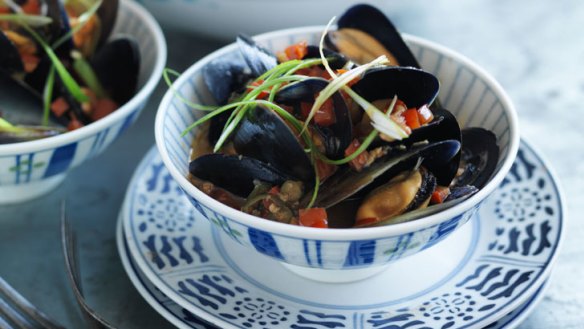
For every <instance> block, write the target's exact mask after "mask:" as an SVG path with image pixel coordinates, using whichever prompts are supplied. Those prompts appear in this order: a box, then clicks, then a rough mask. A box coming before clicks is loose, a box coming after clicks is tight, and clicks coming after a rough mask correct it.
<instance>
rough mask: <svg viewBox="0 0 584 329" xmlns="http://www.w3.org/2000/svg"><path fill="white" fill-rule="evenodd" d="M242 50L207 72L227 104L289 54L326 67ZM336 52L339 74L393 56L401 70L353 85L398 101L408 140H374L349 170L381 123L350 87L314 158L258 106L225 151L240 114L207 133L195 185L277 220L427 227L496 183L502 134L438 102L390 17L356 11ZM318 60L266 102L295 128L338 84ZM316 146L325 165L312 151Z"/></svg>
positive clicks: (313, 51)
mask: <svg viewBox="0 0 584 329" xmlns="http://www.w3.org/2000/svg"><path fill="white" fill-rule="evenodd" d="M237 44H238V46H239V50H240V55H241V56H239V55H235V56H228V57H224V58H219V59H217V60H215V61H213V62H211V63H209V64H208V65H207V66H206V67H205V68H204V71H203V77H204V80H205V83H206V86H207V88H208V89H209V91H210V92H211V94H212V95H213V96H214V98H215V99H216V101H217V103H218V104H219V105H224V104H229V102H234V101H241V100H242V99H243V97H244V96H245V95H248V94H249V92H250V91H251V90H253V89H254V87H255V86H257V85H258V83H260V84H261V83H262V81H260V80H261V78H265V77H267V76H269V74H270V72H275V71H277V67H278V65H282V63H286V61H287V60H289V59H291V58H290V57H292V58H297V59H301V60H304V61H305V60H307V59H310V58H315V59H318V58H321V55H320V49H319V47H317V46H311V45H306V46H305V47H304V46H303V45H301V44H299V45H292V46H291V47H289V48H288V49H286V51H285V52H283V53H280V54H272V53H270V52H268V51H267V50H266V49H263V48H262V47H260V46H258V45H257V44H256V43H255V42H254V41H253V40H252V39H250V38H248V37H246V36H243V35H240V36H239V37H238V38H237ZM325 45H326V47H325V49H323V52H324V56H325V57H326V58H327V59H328V63H329V66H330V67H331V69H333V70H337V72H346V71H347V70H351V69H354V68H356V67H359V66H360V65H363V64H366V63H369V62H371V61H372V60H374V59H375V58H377V57H378V56H380V55H386V56H387V58H389V61H390V63H391V64H393V65H392V66H390V65H384V66H376V67H373V68H370V69H367V70H366V71H365V72H364V74H362V75H360V76H359V77H358V78H356V79H354V80H353V81H352V82H351V84H350V88H351V89H352V90H353V91H354V92H356V93H357V94H358V95H360V96H361V97H363V98H365V99H366V100H367V101H368V102H371V103H373V104H375V105H377V106H378V107H379V108H381V109H383V108H384V107H385V108H387V104H388V103H393V107H392V108H390V111H391V113H388V115H390V117H391V118H392V120H395V122H397V123H398V124H399V125H401V126H402V127H403V129H404V131H407V134H408V137H407V138H401V139H395V138H388V137H387V136H384V135H383V134H381V133H380V134H374V135H373V136H374V139H372V140H370V141H368V145H367V148H366V149H365V150H362V152H361V153H360V154H359V155H358V156H357V157H354V158H353V159H352V160H351V161H343V159H348V158H347V157H348V156H349V155H351V154H352V153H354V152H356V150H357V149H358V146H360V145H363V144H364V143H365V142H366V141H365V139H366V136H370V135H371V132H372V131H373V127H372V126H371V121H370V118H369V117H368V116H367V115H365V114H364V113H365V111H364V110H363V109H362V108H361V107H360V106H359V105H357V103H356V102H355V101H353V99H352V98H351V97H348V95H347V93H346V92H343V91H341V90H339V91H337V92H335V93H334V94H333V95H332V96H331V98H330V101H328V106H329V108H332V114H330V116H332V117H329V118H328V119H325V120H322V119H321V120H316V119H315V118H314V117H313V119H312V120H309V121H310V122H308V123H306V125H307V127H308V128H307V129H306V131H307V132H308V135H309V136H310V137H309V138H310V141H311V144H312V145H313V146H314V145H316V146H314V147H313V149H311V150H310V151H311V152H309V150H308V149H310V147H308V146H307V141H306V139H305V138H302V137H301V135H302V134H301V132H302V131H301V130H302V129H299V128H298V127H297V126H294V124H292V121H294V120H292V121H291V120H290V119H289V118H287V116H282V115H280V114H278V112H277V111H274V110H273V107H271V106H265V104H266V103H261V102H258V103H257V104H254V105H253V106H249V107H250V108H249V109H248V110H247V111H246V112H245V115H243V116H242V118H241V121H239V122H238V123H237V127H236V128H235V129H234V130H233V131H232V133H231V135H229V137H228V139H227V142H226V143H225V144H224V146H223V147H222V148H221V150H220V152H213V150H212V149H211V148H210V147H209V146H210V145H211V146H212V145H214V144H215V143H217V140H218V139H219V138H220V136H221V135H222V134H223V133H225V131H226V129H228V127H229V126H230V125H231V126H232V123H233V117H237V113H235V112H233V110H232V111H225V112H222V113H221V114H217V115H214V116H213V118H212V119H211V120H209V122H207V123H208V125H207V126H206V129H199V133H198V135H197V138H196V139H195V141H194V142H193V155H192V160H191V163H190V166H189V170H190V174H191V175H190V180H191V182H192V183H193V184H194V185H195V186H197V187H198V188H199V189H201V190H202V191H203V192H205V193H207V194H209V195H210V196H212V197H213V198H215V199H217V200H219V201H221V202H223V203H225V204H227V205H229V206H231V207H234V208H236V209H239V210H242V211H245V212H247V213H251V214H254V215H257V216H260V217H264V218H267V219H270V220H276V221H280V222H285V223H291V224H299V225H305V226H313V227H335V228H340V227H365V226H374V225H387V224H394V223H400V222H404V221H407V220H412V219H414V218H419V217H422V216H425V215H428V214H431V213H434V212H437V211H441V210H442V209H444V208H446V207H449V206H452V205H454V204H456V203H458V202H461V201H462V200H464V199H466V198H468V197H469V196H470V195H472V194H474V193H476V192H477V191H478V189H480V188H481V187H483V186H484V185H485V184H486V183H487V181H488V179H489V178H490V176H491V175H492V173H493V172H494V170H495V167H496V164H497V161H498V156H499V148H498V146H497V143H496V137H495V135H494V134H493V133H492V132H490V131H487V130H485V129H482V128H467V129H463V130H462V131H461V128H460V127H459V124H458V122H457V120H456V118H455V117H454V116H453V115H452V114H451V113H450V112H448V111H447V110H446V109H444V108H442V107H441V106H440V104H439V101H438V100H437V99H435V98H436V97H437V95H438V89H439V82H438V79H437V78H436V77H435V76H434V75H432V74H430V73H428V72H425V71H423V70H421V69H420V67H419V64H418V62H417V61H416V59H415V58H414V56H413V54H412V53H411V51H410V49H408V47H407V46H406V44H405V42H404V41H403V40H402V38H401V36H400V34H399V32H398V31H397V30H396V29H395V27H394V26H393V25H392V23H391V22H390V21H389V20H388V18H387V17H385V15H384V14H383V13H381V12H380V11H379V10H377V9H376V8H374V7H371V6H368V5H358V6H355V7H352V8H350V9H349V10H348V11H347V12H346V13H344V14H343V16H342V17H341V18H340V19H339V21H338V28H337V30H335V31H329V32H328V34H327V36H326V39H325ZM319 63H320V64H315V65H314V66H312V67H309V68H305V69H303V70H299V71H296V72H294V74H295V75H299V74H305V75H306V76H305V77H304V78H303V79H299V81H294V82H291V83H283V84H282V85H281V86H280V87H281V88H279V89H278V90H277V92H276V93H275V94H274V95H271V96H270V95H269V93H268V95H264V96H265V97H264V98H265V99H269V100H271V101H272V102H273V103H274V104H277V105H278V106H279V107H281V108H283V109H286V111H287V112H288V113H290V114H291V115H293V116H294V118H295V119H296V120H299V121H302V120H306V119H307V113H306V109H307V108H310V106H311V105H312V104H313V103H314V102H315V98H316V97H318V95H319V93H320V92H321V91H323V90H324V89H325V88H326V87H327V86H328V85H329V84H330V83H333V82H332V81H333V79H331V78H330V74H328V75H327V73H326V72H327V71H326V70H325V67H324V66H323V65H322V64H323V63H322V62H319ZM275 68H276V69H275ZM266 72H267V73H266ZM258 77H260V80H258ZM394 96H397V98H398V99H399V100H398V101H397V102H396V101H395V98H394ZM258 97H259V96H258ZM307 104H308V105H307ZM323 107H324V105H323ZM412 109H413V110H414V113H416V112H417V113H419V114H423V113H426V114H427V111H431V113H430V114H429V117H430V119H429V120H428V121H429V122H425V123H423V124H421V125H419V127H418V126H417V125H416V126H415V127H408V126H407V124H405V120H404V113H405V112H406V111H408V110H412ZM320 110H321V109H319V111H320ZM410 113H412V112H411V111H410ZM315 117H316V116H315ZM325 117H326V114H325ZM426 118H428V116H426ZM303 122H304V121H303ZM304 123H305V122H304ZM314 148H316V149H317V151H316V152H317V153H318V154H319V156H315V155H314V154H313V153H312V152H314V151H315V150H314ZM360 151H361V150H359V152H360ZM323 159H328V160H327V161H323ZM428 205H430V206H428ZM313 210H318V211H316V212H313ZM307 214H308V215H307Z"/></svg>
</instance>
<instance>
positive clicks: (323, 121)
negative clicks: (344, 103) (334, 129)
mask: <svg viewBox="0 0 584 329" xmlns="http://www.w3.org/2000/svg"><path fill="white" fill-rule="evenodd" d="M313 105H314V103H308V102H301V103H300V116H301V118H302V119H303V120H305V119H306V118H307V117H308V115H309V114H310V110H312V106H313ZM312 119H313V120H314V123H316V124H317V125H319V126H321V127H327V126H330V125H332V124H334V123H335V122H336V117H335V109H334V103H333V100H332V99H327V100H326V101H325V102H324V103H323V104H322V106H321V107H320V108H319V109H317V110H316V112H315V113H314V116H313V117H312Z"/></svg>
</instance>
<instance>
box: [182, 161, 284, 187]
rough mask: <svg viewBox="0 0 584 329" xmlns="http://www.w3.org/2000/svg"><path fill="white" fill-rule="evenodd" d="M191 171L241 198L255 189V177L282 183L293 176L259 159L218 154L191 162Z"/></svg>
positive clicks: (272, 183)
mask: <svg viewBox="0 0 584 329" xmlns="http://www.w3.org/2000/svg"><path fill="white" fill-rule="evenodd" d="M189 172H190V173H191V175H193V176H195V177H196V178H198V179H201V180H203V181H208V182H211V183H213V184H214V185H216V186H217V187H220V188H222V189H224V190H227V191H229V192H231V193H233V194H235V195H237V196H240V197H247V196H248V195H249V194H250V193H251V192H252V191H253V189H254V186H255V185H254V180H259V181H261V182H265V183H268V184H271V185H281V184H282V183H284V182H285V181H286V180H289V179H291V177H290V176H288V175H286V174H284V173H282V172H280V171H279V170H277V169H276V168H274V167H273V166H271V165H270V164H267V163H265V162H262V161H260V160H257V159H254V158H250V157H246V156H242V155H225V154H217V153H213V154H207V155H203V156H200V157H198V158H196V159H195V160H193V161H191V163H190V164H189Z"/></svg>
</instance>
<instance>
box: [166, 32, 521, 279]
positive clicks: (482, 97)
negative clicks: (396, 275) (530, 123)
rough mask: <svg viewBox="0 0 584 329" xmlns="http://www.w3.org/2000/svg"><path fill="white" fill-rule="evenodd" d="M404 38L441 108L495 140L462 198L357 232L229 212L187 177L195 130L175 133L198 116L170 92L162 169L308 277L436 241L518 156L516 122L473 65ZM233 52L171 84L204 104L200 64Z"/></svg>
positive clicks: (194, 199) (373, 266)
mask: <svg viewBox="0 0 584 329" xmlns="http://www.w3.org/2000/svg"><path fill="white" fill-rule="evenodd" d="M322 30H323V28H322V27H305V28H296V29H288V30H282V31H276V32H271V33H267V34H262V35H260V36H258V37H256V38H255V39H256V41H258V43H260V44H261V45H263V46H265V47H266V48H268V49H270V50H273V51H279V50H281V49H284V48H285V47H286V46H287V45H290V44H292V43H295V42H299V41H302V40H306V41H308V43H309V44H318V40H319V38H320V35H321V33H322ZM406 40H407V42H408V43H409V45H410V46H411V48H412V50H413V53H414V54H415V55H416V56H417V57H418V59H419V61H420V63H421V66H422V67H423V68H424V69H426V70H428V71H430V72H433V73H434V74H436V75H437V76H438V78H439V79H440V82H441V91H440V95H439V97H440V99H441V102H442V105H443V106H445V108H447V109H449V110H450V111H451V112H453V113H454V114H455V115H456V116H457V118H458V120H459V121H460V123H461V125H462V126H463V127H468V126H480V127H484V128H487V129H489V130H491V131H493V132H494V133H495V134H496V135H497V137H498V142H499V146H500V150H501V151H500V152H501V153H500V160H499V163H498V166H497V170H496V172H495V174H494V175H493V177H492V178H491V180H490V181H489V183H488V184H487V185H486V186H485V187H484V188H483V189H482V190H480V191H479V192H478V193H477V194H475V195H474V196H472V197H471V198H469V199H468V200H466V201H464V202H462V203H460V204H458V205H456V206H454V207H452V208H449V209H447V210H445V211H443V212H440V213H438V214H434V215H431V216H428V217H426V218H422V219H419V220H415V221H411V222H406V223H401V224H397V225H392V226H384V227H374V228H360V229H326V230H323V229H316V228H307V227H300V226H293V225H287V224H282V223H277V222H273V221H268V220H264V219H260V218H258V217H254V216H252V215H248V214H245V213H243V212H240V211H237V210H234V209H232V208H229V207H227V206H225V205H223V204H221V203H220V202H218V201H216V200H214V199H212V198H210V197H209V196H207V195H206V194H204V193H203V192H201V191H199V190H198V189H197V188H195V187H194V186H193V185H192V184H191V183H190V182H189V181H188V179H187V175H188V163H189V154H190V147H191V142H192V140H193V136H194V132H193V131H191V133H189V134H187V135H186V136H184V137H181V132H182V131H183V130H184V129H185V128H186V127H187V126H188V125H189V124H190V123H192V122H194V121H195V120H196V118H197V117H199V116H200V115H201V113H197V112H193V111H192V110H190V109H189V107H187V106H186V105H185V104H184V103H182V102H181V101H180V100H179V99H178V98H175V97H174V94H173V93H172V92H170V91H169V92H167V94H166V95H165V96H164V98H163V100H162V102H161V104H160V107H159V109H158V113H157V116H156V123H155V136H156V143H157V147H158V150H159V152H160V154H161V156H162V159H163V161H164V164H165V166H166V167H167V168H168V170H169V172H170V174H171V175H172V177H173V178H174V179H175V180H176V182H178V184H179V185H180V186H181V188H182V189H183V190H184V191H185V192H186V195H187V196H188V197H189V199H190V201H191V203H192V204H193V206H194V207H195V208H196V209H197V210H198V211H199V212H201V213H202V214H203V216H205V217H206V218H207V219H208V220H209V221H211V222H212V223H213V224H214V225H217V226H219V227H220V229H221V231H222V232H223V233H224V234H226V235H228V236H230V237H231V238H233V239H234V240H236V241H237V242H238V243H239V244H240V245H242V246H244V247H246V248H249V250H254V251H256V252H259V253H262V254H264V255H267V256H270V257H272V258H274V259H276V260H278V261H281V262H282V263H285V264H286V265H287V266H288V267H289V268H291V269H293V270H295V271H296V272H297V273H300V274H304V275H306V276H309V277H311V278H315V279H323V280H330V278H331V276H330V273H331V272H328V271H321V269H326V270H342V271H335V272H337V273H335V276H334V278H336V280H339V281H343V280H352V279H354V278H356V277H358V276H361V275H362V276H365V275H370V274H372V273H374V272H375V271H378V270H380V265H384V264H388V263H390V262H393V261H396V260H398V259H401V258H403V257H406V256H409V255H412V254H415V253H417V252H419V251H421V250H424V249H427V248H429V247H431V246H433V245H435V244H436V243H437V242H439V241H441V240H442V239H444V238H445V237H446V236H447V235H449V234H450V233H452V232H453V231H454V230H456V229H457V228H459V227H460V226H461V225H463V224H464V223H466V222H467V221H468V219H469V218H470V217H471V215H472V214H474V212H475V211H476V210H477V209H478V207H479V206H480V204H481V203H482V202H483V201H484V200H485V198H486V197H487V196H489V195H490V194H491V192H493V190H494V189H495V188H496V187H497V186H498V185H499V184H500V183H501V181H502V179H503V178H504V176H505V174H506V173H507V172H508V171H509V169H510V167H511V165H512V163H513V160H514V159H515V156H516V153H517V149H518V144H519V131H518V123H517V116H516V113H515V109H514V107H513V105H512V103H511V101H510V99H509V97H508V96H507V95H506V94H505V92H504V91H503V89H502V88H501V86H500V85H499V84H498V83H497V82H496V81H495V80H494V79H493V78H492V77H490V76H489V75H488V74H487V73H486V72H485V71H483V70H482V69H481V68H480V67H478V66H477V65H476V64H474V63H473V62H471V61H470V60H468V59H467V58H465V57H463V56H461V55H459V54H457V53H455V52H453V51H452V50H449V49H446V48H444V47H442V46H439V45H436V44H434V43H432V42H429V41H426V40H422V39H420V38H416V37H411V36H406ZM235 51H237V48H236V45H234V44H232V45H229V46H226V47H224V48H222V49H220V50H218V51H216V52H214V53H212V54H210V55H208V56H206V57H205V58H203V59H201V60H200V61H198V62H197V63H195V64H194V65H193V66H191V67H190V68H189V69H188V70H187V71H186V72H184V73H183V74H182V75H181V77H180V78H179V79H178V80H177V81H176V82H175V84H174V86H175V88H176V90H178V91H179V93H180V94H182V96H183V97H186V98H187V99H189V100H192V101H194V102H197V103H205V102H207V101H208V100H209V99H210V97H211V96H210V95H208V93H207V92H206V88H205V87H204V84H203V81H202V75H201V69H202V67H203V66H205V65H206V64H207V63H209V62H210V61H212V60H213V59H215V58H217V57H220V56H225V55H227V54H229V53H232V52H235ZM225 174H226V175H229V174H230V173H225ZM320 274H323V275H324V276H325V277H322V276H320ZM345 274H346V278H345V277H344V275H345ZM356 275H357V276H356ZM327 278H328V279H327Z"/></svg>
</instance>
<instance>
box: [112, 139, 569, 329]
mask: <svg viewBox="0 0 584 329" xmlns="http://www.w3.org/2000/svg"><path fill="white" fill-rule="evenodd" d="M126 202H127V203H128V204H129V206H128V207H127V208H126V209H127V211H126V213H125V216H124V218H123V219H124V221H125V222H124V225H125V229H126V230H125V234H126V239H127V241H129V245H130V248H129V249H130V252H131V254H132V256H133V258H134V259H135V260H136V263H137V266H138V267H139V268H140V270H141V271H142V272H144V273H145V274H146V275H147V276H148V278H149V279H150V281H152V283H153V284H154V285H155V286H156V287H157V288H159V289H160V290H161V291H163V292H164V293H165V294H166V295H167V296H168V297H169V298H170V299H171V300H173V301H174V302H176V303H178V304H179V305H180V306H182V307H184V308H185V310H188V311H189V312H192V313H193V314H199V315H201V314H203V315H205V318H206V319H209V318H212V319H213V320H214V321H213V322H214V323H215V324H218V325H220V326H221V327H232V328H252V327H253V328H293V329H304V328H312V329H331V328H333V329H337V328H356V329H364V328H395V329H398V328H408V329H422V328H444V329H446V328H476V327H482V326H485V325H487V324H489V323H492V322H494V321H496V320H498V319H500V318H502V317H503V316H505V315H506V314H508V313H509V312H510V311H511V310H512V309H510V307H511V305H517V304H521V303H522V302H524V301H527V300H528V299H529V297H530V296H531V295H532V294H533V293H534V292H535V291H536V290H537V289H538V288H539V286H540V285H541V284H542V283H543V282H544V280H545V278H546V276H547V274H548V273H549V270H550V266H551V265H550V264H551V262H552V260H553V259H554V257H555V255H556V253H557V250H556V249H557V247H558V244H559V239H560V237H561V235H562V230H563V224H562V220H563V213H562V205H561V199H560V195H559V191H558V188H557V186H556V184H555V182H554V180H553V177H552V176H551V174H550V173H549V171H548V170H547V169H546V168H545V166H544V165H543V164H542V161H541V159H540V158H539V157H538V155H537V154H536V153H535V152H534V151H533V150H531V149H530V148H529V147H528V146H527V145H526V144H525V143H522V145H521V147H520V150H519V153H518V156H517V159H516V161H515V163H514V165H513V167H512V169H511V171H510V173H509V174H508V175H507V177H506V179H505V180H504V181H503V183H502V184H501V186H500V187H499V189H498V190H496V191H495V192H494V194H493V195H492V197H490V198H489V199H488V200H486V201H485V203H484V205H482V207H481V209H480V210H479V211H478V213H477V214H476V215H475V217H474V218H473V220H478V221H480V222H481V226H480V227H481V228H480V230H481V231H480V237H479V240H478V244H477V247H476V248H475V250H474V251H473V254H472V256H471V258H470V260H469V261H468V262H467V263H466V264H464V266H462V267H461V268H460V270H459V271H458V272H457V273H455V274H454V275H452V277H451V278H449V280H447V281H445V282H443V283H442V284H441V285H440V286H438V287H435V288H434V289H433V290H431V291H427V292H426V293H425V294H423V295H421V296H416V297H413V298H411V299H407V300H402V301H400V302H399V303H387V304H386V305H385V306H383V305H382V306H379V305H380V304H379V303H378V304H376V305H378V306H376V307H371V308H368V309H367V308H359V307H355V308H353V309H351V307H350V305H349V306H347V305H345V304H343V305H342V307H341V306H336V305H329V306H327V305H323V304H318V305H315V304H307V303H303V302H301V300H302V299H301V298H296V296H288V295H285V294H271V293H270V291H267V290H265V289H263V288H262V287H260V286H258V285H256V284H255V283H253V282H251V281H249V280H247V279H246V277H245V275H242V274H241V273H238V270H235V269H234V268H232V266H231V265H230V264H229V263H228V262H226V261H225V260H224V259H223V258H222V256H221V254H220V253H219V252H218V251H217V248H216V246H215V245H214V241H213V238H212V235H213V234H212V230H217V227H216V226H215V225H208V223H207V220H206V219H205V218H204V217H203V216H201V214H200V213H199V211H201V209H198V211H197V210H195V208H194V207H192V206H191V203H190V202H189V200H188V199H187V198H185V197H184V196H183V193H182V192H181V190H180V188H179V187H178V185H177V184H176V183H175V182H174V181H173V180H172V179H171V177H170V175H169V173H168V172H167V171H166V169H165V168H164V166H163V164H162V161H161V160H160V158H159V156H158V154H157V152H156V151H155V150H152V151H151V152H150V153H149V154H148V155H147V156H146V158H145V159H144V160H143V162H142V164H141V165H140V167H139V168H138V170H137V172H136V174H135V177H134V180H133V182H132V183H131V186H130V189H129V191H128V195H127V197H126ZM202 212H203V213H204V214H205V215H206V216H205V217H207V219H209V217H211V216H209V214H208V213H206V211H205V210H203V211H202ZM213 216H214V215H213ZM212 220H213V221H217V222H219V223H225V222H226V221H223V220H222V218H221V217H219V216H217V217H215V216H214V217H212ZM447 225H448V224H445V226H444V228H443V229H445V230H448V229H450V228H449V226H447ZM456 225H458V224H456ZM219 229H223V230H226V232H229V233H230V234H233V236H235V237H236V238H238V239H241V240H245V239H248V238H247V237H245V236H243V234H241V233H240V232H238V231H237V230H235V229H234V228H230V227H220V228H219ZM254 239H263V242H262V244H265V245H271V244H273V241H270V240H269V238H268V240H265V237H263V236H261V234H260V235H258V236H255V237H254ZM132 244H133V245H132ZM357 247H359V248H362V249H363V250H364V251H366V252H371V249H370V246H367V245H363V246H357ZM368 248H369V249H368ZM251 256H252V255H250V258H251ZM317 259H318V258H316V257H313V258H312V260H313V261H317ZM298 294H302V292H298ZM387 298H388V299H391V296H388V297H387ZM339 303H345V302H342V301H339Z"/></svg>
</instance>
